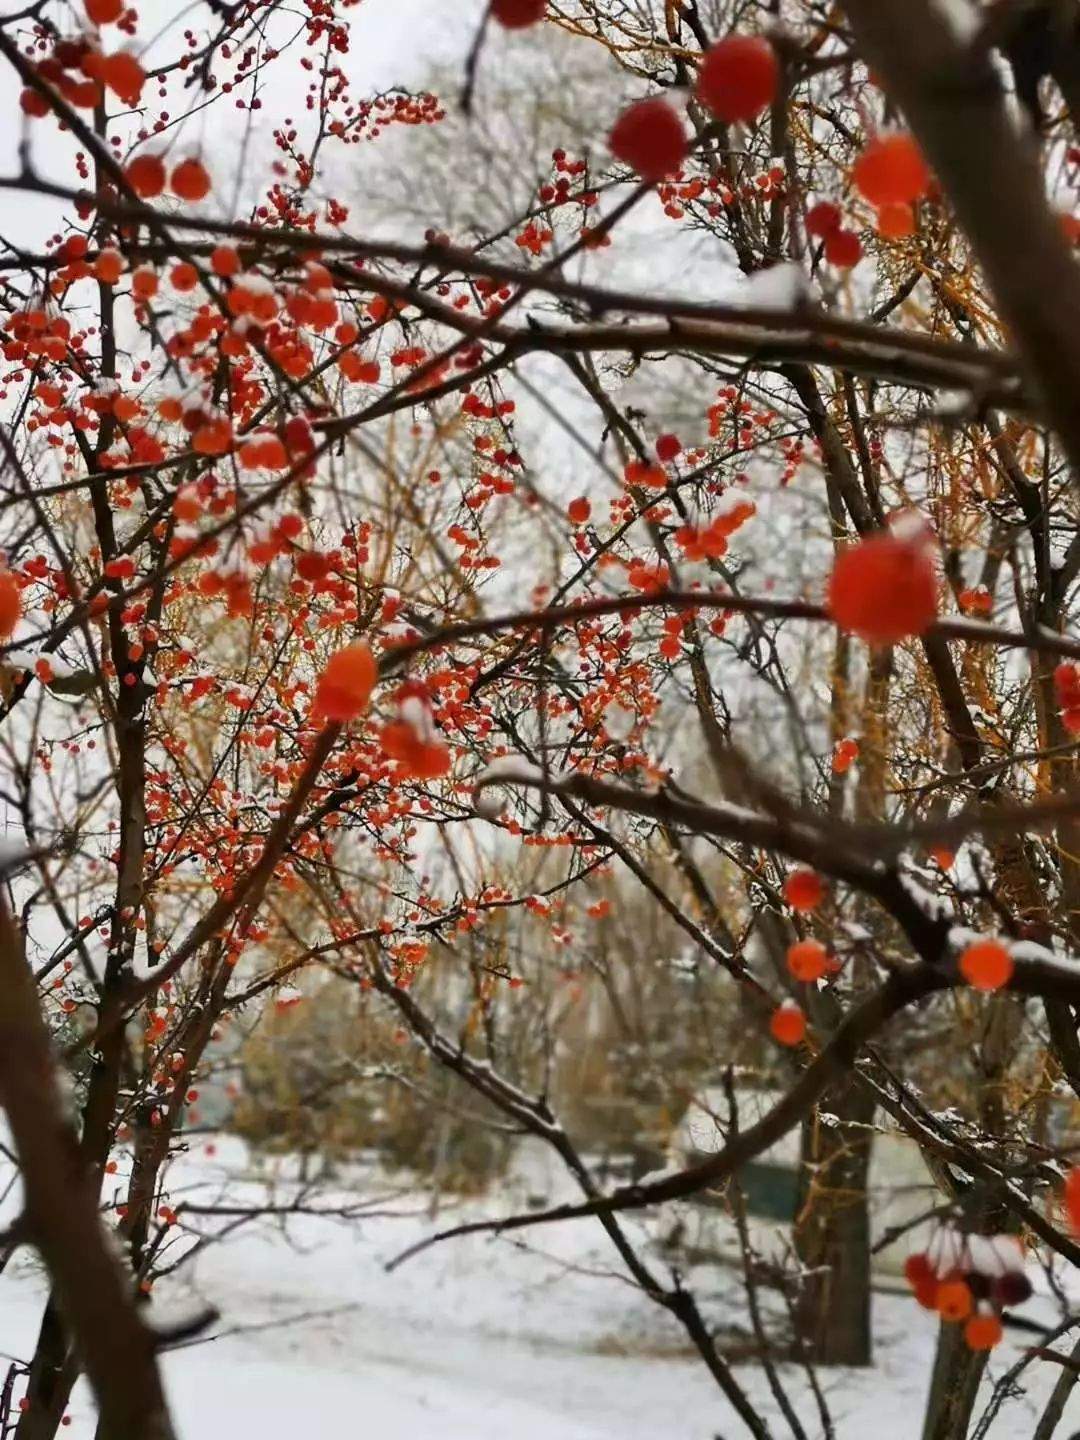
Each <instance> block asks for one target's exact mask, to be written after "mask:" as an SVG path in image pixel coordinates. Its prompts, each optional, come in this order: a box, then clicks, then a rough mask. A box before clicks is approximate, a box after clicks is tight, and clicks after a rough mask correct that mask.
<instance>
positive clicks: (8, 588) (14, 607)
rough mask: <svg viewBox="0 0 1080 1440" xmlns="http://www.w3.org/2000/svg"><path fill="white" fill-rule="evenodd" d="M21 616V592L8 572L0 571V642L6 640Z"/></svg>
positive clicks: (13, 577) (17, 583)
mask: <svg viewBox="0 0 1080 1440" xmlns="http://www.w3.org/2000/svg"><path fill="white" fill-rule="evenodd" d="M21 614H22V591H21V590H20V588H19V582H18V581H17V580H16V579H15V576H14V575H12V573H11V571H10V570H0V640H7V639H8V638H9V637H10V635H11V633H12V631H13V630H14V629H15V626H16V625H17V624H18V623H19V616H20V615H21Z"/></svg>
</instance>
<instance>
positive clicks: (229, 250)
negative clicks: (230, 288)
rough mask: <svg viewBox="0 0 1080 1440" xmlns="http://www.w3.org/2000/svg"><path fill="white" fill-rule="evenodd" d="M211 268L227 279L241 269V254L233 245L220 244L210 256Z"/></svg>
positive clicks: (216, 273)
mask: <svg viewBox="0 0 1080 1440" xmlns="http://www.w3.org/2000/svg"><path fill="white" fill-rule="evenodd" d="M210 269H211V270H213V272H214V274H215V275H220V276H222V278H223V279H227V278H228V277H229V276H230V275H235V274H237V272H238V271H239V269H240V256H239V255H238V254H237V253H236V250H235V249H234V248H233V246H232V245H218V246H217V247H216V248H215V249H214V251H213V253H212V254H211V256H210Z"/></svg>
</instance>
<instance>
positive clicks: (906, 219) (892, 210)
mask: <svg viewBox="0 0 1080 1440" xmlns="http://www.w3.org/2000/svg"><path fill="white" fill-rule="evenodd" d="M877 233H878V234H879V235H880V236H881V238H882V239H883V240H904V239H906V238H907V236H908V235H914V234H915V212H914V211H913V210H912V208H911V206H910V205H907V204H905V203H904V201H903V200H891V201H890V202H889V203H888V205H882V207H881V209H880V210H879V211H878V216H877Z"/></svg>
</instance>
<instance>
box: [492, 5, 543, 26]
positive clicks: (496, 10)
mask: <svg viewBox="0 0 1080 1440" xmlns="http://www.w3.org/2000/svg"><path fill="white" fill-rule="evenodd" d="M546 14H547V0H491V18H492V19H493V20H497V21H498V22H499V24H500V25H502V26H504V27H505V28H506V29H507V30H524V29H525V27H526V26H527V25H535V24H536V22H537V21H538V20H543V18H544V16H545V15H546Z"/></svg>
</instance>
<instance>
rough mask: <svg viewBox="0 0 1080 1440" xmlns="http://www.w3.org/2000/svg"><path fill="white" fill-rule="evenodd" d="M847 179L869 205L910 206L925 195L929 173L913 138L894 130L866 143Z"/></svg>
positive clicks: (903, 132)
mask: <svg viewBox="0 0 1080 1440" xmlns="http://www.w3.org/2000/svg"><path fill="white" fill-rule="evenodd" d="M851 178H852V180H853V181H854V182H855V188H856V189H857V190H858V191H859V193H860V194H862V195H865V196H866V198H867V200H869V201H870V203H871V205H878V206H881V205H910V204H911V202H912V201H913V200H918V198H919V196H920V195H925V193H926V188H927V186H928V185H929V184H930V171H929V168H928V167H927V164H926V161H925V160H924V159H923V155H922V151H921V150H920V149H919V147H918V144H917V143H916V141H915V138H914V136H912V135H909V134H908V133H907V131H904V130H894V131H891V132H889V133H887V134H882V135H875V136H874V138H873V139H872V140H871V141H869V142H868V143H867V145H866V147H865V148H864V149H863V152H862V154H861V155H860V156H859V158H858V159H857V160H856V161H855V165H854V168H853V169H852V172H851Z"/></svg>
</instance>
